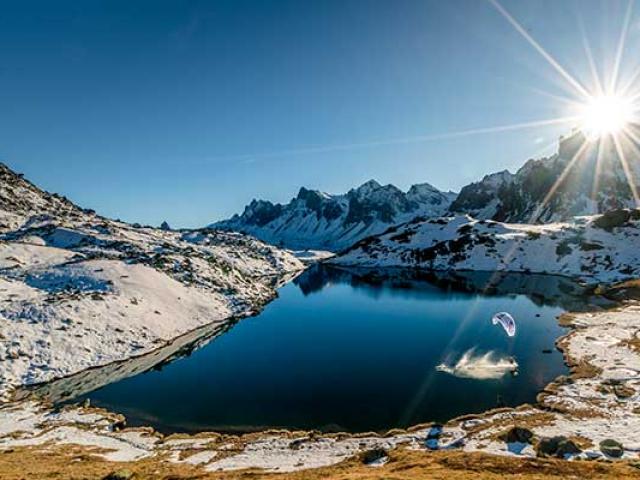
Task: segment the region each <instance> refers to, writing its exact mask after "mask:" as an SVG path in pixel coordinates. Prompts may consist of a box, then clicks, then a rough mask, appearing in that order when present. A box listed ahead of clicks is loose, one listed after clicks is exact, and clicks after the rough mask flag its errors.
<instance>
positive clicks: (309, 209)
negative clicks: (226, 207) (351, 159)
mask: <svg viewBox="0 0 640 480" xmlns="http://www.w3.org/2000/svg"><path fill="white" fill-rule="evenodd" d="M454 196H455V194H452V193H450V192H447V193H445V192H440V191H439V190H438V189H436V188H435V187H433V186H431V185H429V184H422V185H414V186H413V187H412V188H410V189H409V192H407V193H404V192H403V191H402V190H400V189H399V188H397V187H396V186H394V185H391V184H387V185H382V184H380V183H379V182H377V181H376V180H369V181H367V182H365V183H363V184H362V185H360V186H359V187H356V188H352V189H351V190H349V191H348V192H347V193H346V194H342V195H330V194H327V193H324V192H321V191H319V190H311V189H308V188H305V187H302V188H300V190H299V191H298V194H297V196H296V197H295V198H294V199H293V200H292V201H291V202H290V203H288V204H287V205H279V204H277V205H273V204H272V203H271V202H266V201H260V203H258V202H257V201H253V202H251V204H249V206H247V207H246V208H245V211H244V213H243V214H242V215H235V216H234V217H232V218H231V219H229V220H224V221H221V222H217V223H214V224H213V225H212V227H214V228H220V229H224V230H235V231H239V232H243V233H249V234H252V235H254V236H256V237H258V238H260V239H262V240H265V241H267V242H271V243H275V244H283V245H286V246H288V247H291V248H317V249H325V250H338V249H340V248H344V247H347V246H349V245H351V244H352V243H353V242H355V241H357V240H359V239H361V238H363V237H365V236H367V235H372V234H374V233H379V232H381V231H383V230H385V229H386V228H388V227H389V226H391V225H395V224H397V223H400V222H404V221H408V220H411V219H412V218H414V217H415V216H418V215H423V216H439V215H442V214H443V213H445V212H446V210H447V208H448V207H449V205H450V204H451V201H452V200H453V197H454Z"/></svg>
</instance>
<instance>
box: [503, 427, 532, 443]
mask: <svg viewBox="0 0 640 480" xmlns="http://www.w3.org/2000/svg"><path fill="white" fill-rule="evenodd" d="M500 439H501V440H503V441H504V442H506V443H514V442H518V443H531V441H532V440H533V432H532V431H531V430H529V429H528V428H524V427H513V428H511V429H510V430H508V431H506V432H504V433H503V434H502V435H501V436H500Z"/></svg>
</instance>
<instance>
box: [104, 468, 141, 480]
mask: <svg viewBox="0 0 640 480" xmlns="http://www.w3.org/2000/svg"><path fill="white" fill-rule="evenodd" d="M134 477H135V473H133V472H131V471H129V470H118V471H115V472H111V473H110V474H109V475H107V476H106V477H104V478H103V479H102V480H132V479H133V478H134Z"/></svg>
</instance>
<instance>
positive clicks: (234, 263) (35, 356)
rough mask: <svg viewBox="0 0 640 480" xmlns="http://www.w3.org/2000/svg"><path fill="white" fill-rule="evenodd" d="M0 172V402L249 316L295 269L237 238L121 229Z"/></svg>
mask: <svg viewBox="0 0 640 480" xmlns="http://www.w3.org/2000/svg"><path fill="white" fill-rule="evenodd" d="M0 174H1V178H2V183H1V184H0V215H1V216H0V219H1V221H2V227H1V229H0V297H1V298H4V299H10V301H7V302H2V303H0V398H2V397H6V396H7V395H8V394H9V392H10V390H11V388H13V387H16V386H18V385H21V384H30V383H34V382H41V381H47V380H51V379H54V378H58V377H63V376H66V375H69V374H72V373H75V372H78V371H81V370H84V369H86V368H90V367H94V366H98V365H105V364H108V363H110V362H114V361H117V360H123V359H126V358H129V357H131V356H135V355H139V354H142V353H146V352H149V351H151V350H153V349H156V348H158V347H161V346H163V345H165V344H166V343H167V342H169V341H171V340H172V339H174V338H175V337H177V336H179V335H182V334H184V333H186V332H189V331H191V330H193V329H195V328H198V327H201V326H203V325H209V324H219V325H223V324H224V323H225V322H228V321H230V319H231V318H232V317H241V316H245V315H248V314H251V313H253V312H255V311H256V310H258V309H259V308H261V306H262V305H264V304H265V303H266V302H268V301H269V300H271V299H272V298H274V296H275V287H276V286H277V282H278V278H279V277H281V276H283V275H285V274H289V273H290V272H295V271H299V270H301V269H303V267H304V266H303V264H302V263H301V262H300V261H299V260H297V259H296V258H295V257H294V256H293V255H292V254H290V253H289V252H286V251H283V250H280V249H278V248H276V247H273V246H270V245H267V244H265V243H262V242H260V241H258V240H256V239H254V238H251V237H247V236H244V235H241V234H238V233H233V232H220V231H212V230H208V229H201V230H183V231H176V230H162V229H157V228H151V227H141V226H137V225H130V224H127V223H124V222H120V221H115V220H110V219H107V218H104V217H101V216H99V215H97V214H96V213H95V212H93V211H92V210H83V209H81V208H80V207H77V206H76V205H74V204H73V203H71V202H70V201H68V200H66V199H64V198H62V197H59V196H57V195H51V194H48V193H46V192H43V191H42V190H40V189H38V188H37V187H36V186H35V185H33V184H31V183H29V182H27V181H26V180H24V179H23V178H22V177H21V176H20V175H17V174H16V173H14V172H12V171H11V170H10V169H9V168H8V167H6V166H3V165H2V166H0ZM5 359H10V360H11V361H3V360H5Z"/></svg>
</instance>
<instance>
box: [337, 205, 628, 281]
mask: <svg viewBox="0 0 640 480" xmlns="http://www.w3.org/2000/svg"><path fill="white" fill-rule="evenodd" d="M638 250H640V210H627V209H620V210H611V211H609V212H607V213H605V214H603V215H593V216H588V217H579V218H577V219H574V220H573V221H572V222H565V223H552V224H544V225H527V224H507V223H501V222H495V221H492V220H475V219H473V218H471V217H469V216H468V215H461V216H455V217H443V218H437V219H429V220H426V219H421V218H416V219H414V220H412V221H411V222H408V223H405V224H402V225H399V226H397V227H392V228H390V229H389V230H387V231H386V232H385V233H383V234H381V235H376V236H372V237H368V238H365V239H363V240H361V241H359V242H358V243H356V244H355V245H353V246H352V247H350V248H349V249H347V250H345V251H343V252H341V253H340V254H339V255H338V256H336V257H333V258H331V259H329V260H327V262H328V263H330V264H335V265H345V266H346V265H349V266H360V267H368V268H378V267H409V268H419V269H424V270H443V271H449V270H451V271H461V270H472V271H486V272H507V271H508V272H523V273H542V274H555V275H565V276H569V277H574V278H579V279H582V280H583V281H585V282H587V283H592V284H594V283H599V282H615V281H622V280H626V279H629V278H637V277H638V275H640V258H639V257H638V255H637V253H636V252H637V251H638Z"/></svg>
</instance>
